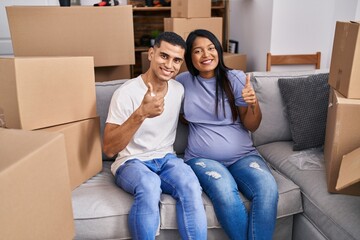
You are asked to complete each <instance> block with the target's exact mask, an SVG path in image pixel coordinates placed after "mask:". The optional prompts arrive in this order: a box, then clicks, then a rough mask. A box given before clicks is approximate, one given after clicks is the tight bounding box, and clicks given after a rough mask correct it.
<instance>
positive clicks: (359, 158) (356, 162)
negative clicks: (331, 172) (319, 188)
mask: <svg viewBox="0 0 360 240" xmlns="http://www.w3.org/2000/svg"><path fill="white" fill-rule="evenodd" d="M357 182H360V147H359V148H357V149H355V150H354V151H352V152H350V153H349V154H346V155H344V156H343V158H342V161H341V166H340V171H339V177H338V180H337V184H336V190H342V189H344V188H346V187H349V186H351V185H353V184H355V183H357Z"/></svg>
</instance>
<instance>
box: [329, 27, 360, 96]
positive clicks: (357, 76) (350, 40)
mask: <svg viewBox="0 0 360 240" xmlns="http://www.w3.org/2000/svg"><path fill="white" fill-rule="evenodd" d="M329 84H330V86H332V87H333V88H335V89H336V90H338V91H339V92H340V93H341V94H342V95H344V96H345V97H347V98H358V99H359V98H360V24H359V23H358V22H337V23H336V29H335V36H334V43H333V50H332V57H331V64H330V74H329Z"/></svg>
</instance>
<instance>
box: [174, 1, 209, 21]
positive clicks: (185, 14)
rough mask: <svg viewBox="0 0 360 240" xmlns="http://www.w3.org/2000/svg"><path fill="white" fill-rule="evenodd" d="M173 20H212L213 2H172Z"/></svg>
mask: <svg viewBox="0 0 360 240" xmlns="http://www.w3.org/2000/svg"><path fill="white" fill-rule="evenodd" d="M171 17H172V18H210V17H211V0H196V1H194V0H172V1H171Z"/></svg>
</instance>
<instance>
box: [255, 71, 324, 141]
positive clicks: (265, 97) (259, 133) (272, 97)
mask: <svg viewBox="0 0 360 240" xmlns="http://www.w3.org/2000/svg"><path fill="white" fill-rule="evenodd" d="M325 71H326V72H328V70H323V69H319V70H306V71H287V72H252V78H251V84H252V85H253V88H254V90H255V92H256V96H257V98H258V100H259V104H260V108H261V112H262V120H261V123H260V126H259V127H258V129H257V130H256V131H255V132H253V133H251V137H252V140H253V143H254V146H255V147H257V146H260V145H263V144H267V143H271V142H277V141H291V140H292V138H291V131H290V125H289V122H288V116H287V113H286V108H285V104H284V102H283V99H282V97H281V94H280V89H279V85H278V80H279V78H299V77H308V76H310V75H313V74H317V73H324V72H325Z"/></svg>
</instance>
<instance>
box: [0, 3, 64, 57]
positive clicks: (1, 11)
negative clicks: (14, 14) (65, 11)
mask: <svg viewBox="0 0 360 240" xmlns="http://www.w3.org/2000/svg"><path fill="white" fill-rule="evenodd" d="M12 5H29V6H30V5H31V6H44V5H45V6H46V5H59V1H58V0H31V1H29V0H1V1H0V55H12V54H13V48H12V44H11V37H10V31H9V26H8V21H7V16H6V10H5V7H6V6H12Z"/></svg>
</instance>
